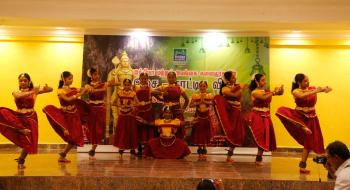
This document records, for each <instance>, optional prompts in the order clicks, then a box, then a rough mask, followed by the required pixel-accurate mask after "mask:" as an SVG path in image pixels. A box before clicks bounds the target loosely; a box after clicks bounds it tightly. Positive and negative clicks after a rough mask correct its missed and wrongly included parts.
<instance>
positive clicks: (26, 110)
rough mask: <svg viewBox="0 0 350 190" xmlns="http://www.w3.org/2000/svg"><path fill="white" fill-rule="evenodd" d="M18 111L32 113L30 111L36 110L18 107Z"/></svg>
mask: <svg viewBox="0 0 350 190" xmlns="http://www.w3.org/2000/svg"><path fill="white" fill-rule="evenodd" d="M16 112H19V113H30V112H34V109H33V108H21V109H17V110H16Z"/></svg>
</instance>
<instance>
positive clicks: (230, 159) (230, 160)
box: [226, 158, 235, 164]
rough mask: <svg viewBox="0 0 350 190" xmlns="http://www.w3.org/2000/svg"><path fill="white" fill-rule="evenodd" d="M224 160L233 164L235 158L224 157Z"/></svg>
mask: <svg viewBox="0 0 350 190" xmlns="http://www.w3.org/2000/svg"><path fill="white" fill-rule="evenodd" d="M226 162H228V163H231V164H233V163H235V160H233V159H232V158H226Z"/></svg>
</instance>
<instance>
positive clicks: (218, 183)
mask: <svg viewBox="0 0 350 190" xmlns="http://www.w3.org/2000/svg"><path fill="white" fill-rule="evenodd" d="M196 190H224V184H223V183H222V180H221V179H202V181H201V182H199V183H198V185H197V188H196Z"/></svg>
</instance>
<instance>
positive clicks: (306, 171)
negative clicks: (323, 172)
mask: <svg viewBox="0 0 350 190" xmlns="http://www.w3.org/2000/svg"><path fill="white" fill-rule="evenodd" d="M299 172H300V173H301V174H310V172H311V171H310V170H307V169H306V168H300V169H299Z"/></svg>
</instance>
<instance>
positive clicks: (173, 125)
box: [136, 106, 191, 159]
mask: <svg viewBox="0 0 350 190" xmlns="http://www.w3.org/2000/svg"><path fill="white" fill-rule="evenodd" d="M163 118H164V119H156V120H155V122H154V123H147V121H145V120H144V119H142V118H141V117H137V118H136V119H137V120H138V121H139V122H143V123H146V124H149V125H155V126H157V127H158V130H159V133H160V136H159V137H158V138H153V139H151V140H149V141H148V145H147V146H146V147H145V151H144V156H150V157H154V158H160V159H178V158H184V157H185V156H187V155H189V154H190V153H191V151H190V149H189V148H188V146H187V144H186V142H185V141H184V140H183V139H180V138H177V137H176V135H175V134H176V132H177V130H178V129H179V128H180V127H181V126H183V125H184V124H185V122H184V121H181V120H179V119H177V118H175V119H173V113H172V112H171V111H170V107H168V106H165V107H164V108H163Z"/></svg>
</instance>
